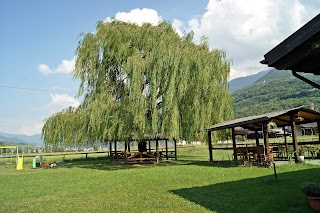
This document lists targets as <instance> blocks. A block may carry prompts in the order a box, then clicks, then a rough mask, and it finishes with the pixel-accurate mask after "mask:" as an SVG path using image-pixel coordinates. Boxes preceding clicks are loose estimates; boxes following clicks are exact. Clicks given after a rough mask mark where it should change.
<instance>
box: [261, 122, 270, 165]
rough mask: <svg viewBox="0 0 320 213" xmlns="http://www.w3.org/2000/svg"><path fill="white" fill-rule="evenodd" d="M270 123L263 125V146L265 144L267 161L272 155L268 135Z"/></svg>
mask: <svg viewBox="0 0 320 213" xmlns="http://www.w3.org/2000/svg"><path fill="white" fill-rule="evenodd" d="M267 124H268V122H265V123H264V124H263V125H262V134H263V144H264V153H265V156H264V157H265V160H266V159H267V157H269V155H270V149H269V135H268V129H267Z"/></svg>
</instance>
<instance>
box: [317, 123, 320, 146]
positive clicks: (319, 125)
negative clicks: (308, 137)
mask: <svg viewBox="0 0 320 213" xmlns="http://www.w3.org/2000/svg"><path fill="white" fill-rule="evenodd" d="M317 126H318V137H319V138H318V139H319V141H320V121H317Z"/></svg>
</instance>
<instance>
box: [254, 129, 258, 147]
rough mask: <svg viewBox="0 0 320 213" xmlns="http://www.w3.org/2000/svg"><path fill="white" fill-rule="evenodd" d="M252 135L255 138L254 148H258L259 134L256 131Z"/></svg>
mask: <svg viewBox="0 0 320 213" xmlns="http://www.w3.org/2000/svg"><path fill="white" fill-rule="evenodd" d="M254 135H255V136H256V146H259V133H258V131H257V130H256V131H254Z"/></svg>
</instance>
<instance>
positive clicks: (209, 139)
mask: <svg viewBox="0 0 320 213" xmlns="http://www.w3.org/2000/svg"><path fill="white" fill-rule="evenodd" d="M208 148H209V162H211V163H212V162H213V157H212V139H211V131H210V130H208Z"/></svg>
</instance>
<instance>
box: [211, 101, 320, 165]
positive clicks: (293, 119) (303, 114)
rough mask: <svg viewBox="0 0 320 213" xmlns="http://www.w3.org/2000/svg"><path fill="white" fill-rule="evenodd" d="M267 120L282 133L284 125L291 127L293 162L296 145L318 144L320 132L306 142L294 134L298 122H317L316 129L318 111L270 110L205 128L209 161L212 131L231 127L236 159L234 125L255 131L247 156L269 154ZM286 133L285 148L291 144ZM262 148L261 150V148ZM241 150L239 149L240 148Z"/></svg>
mask: <svg viewBox="0 0 320 213" xmlns="http://www.w3.org/2000/svg"><path fill="white" fill-rule="evenodd" d="M269 122H274V123H275V124H276V125H277V127H282V128H283V131H284V133H285V132H286V128H285V127H286V126H290V127H291V131H292V132H291V133H292V143H291V144H292V147H293V153H294V159H295V162H298V160H297V156H298V152H297V151H298V146H301V145H306V144H320V134H319V132H318V135H319V138H318V140H317V141H308V142H301V143H298V141H297V136H296V125H299V124H306V123H312V122H317V125H318V131H319V129H320V128H319V126H320V112H316V111H314V110H311V109H306V108H303V107H298V108H292V109H288V110H283V111H280V112H272V113H267V114H263V115H257V116H249V117H245V118H239V119H235V120H229V121H225V122H223V123H219V124H215V125H213V126H211V127H209V128H207V133H208V145H209V146H208V147H209V157H210V162H213V155H212V150H213V147H212V139H211V134H212V132H213V131H217V130H223V129H231V130H232V144H233V148H232V149H233V159H234V160H235V161H237V160H238V156H239V154H240V155H241V153H239V149H238V147H237V143H236V133H235V132H236V130H235V128H236V127H242V128H244V129H249V130H251V131H255V136H256V144H255V146H253V147H246V154H247V157H250V156H252V157H254V158H256V157H257V155H259V154H263V156H264V158H266V157H267V156H270V154H271V153H270V152H271V151H272V150H270V149H269V140H268V130H267V124H268V123H269ZM258 131H262V135H263V146H260V144H259V133H258ZM286 135H287V134H284V144H283V145H284V146H285V147H286V148H287V147H288V145H291V144H289V143H287V140H286V137H287V136H286ZM261 149H262V150H261ZM240 151H241V150H240Z"/></svg>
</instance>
